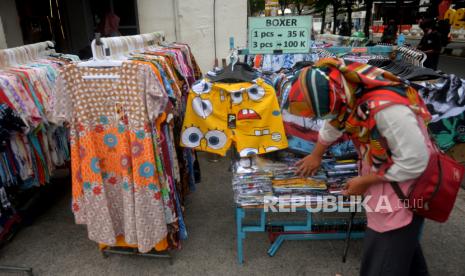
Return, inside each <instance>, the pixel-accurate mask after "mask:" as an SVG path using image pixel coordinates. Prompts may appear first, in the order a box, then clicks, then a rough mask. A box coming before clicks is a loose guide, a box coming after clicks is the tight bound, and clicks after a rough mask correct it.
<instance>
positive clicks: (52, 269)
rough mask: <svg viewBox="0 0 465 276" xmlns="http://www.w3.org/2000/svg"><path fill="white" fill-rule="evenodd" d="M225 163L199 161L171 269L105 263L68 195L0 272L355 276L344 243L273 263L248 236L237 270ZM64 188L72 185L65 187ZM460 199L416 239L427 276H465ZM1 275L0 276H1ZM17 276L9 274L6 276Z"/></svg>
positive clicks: (4, 259)
mask: <svg viewBox="0 0 465 276" xmlns="http://www.w3.org/2000/svg"><path fill="white" fill-rule="evenodd" d="M228 164H229V159H222V160H221V161H220V162H218V163H209V162H207V161H205V159H202V160H201V166H202V178H203V182H202V183H201V184H200V185H198V186H197V191H195V192H194V193H193V194H191V195H190V196H189V204H188V205H187V212H186V223H187V227H188V228H187V229H188V233H189V239H188V240H187V241H186V242H185V243H184V248H183V249H182V250H181V251H179V252H176V253H175V260H174V264H173V265H170V264H169V262H168V261H166V260H157V259H150V258H144V257H133V256H110V257H109V258H107V259H104V258H103V257H102V256H101V255H100V253H99V251H98V249H97V246H96V244H95V243H93V242H92V241H90V240H89V239H88V238H87V232H86V229H85V227H83V226H78V225H75V224H74V222H73V216H72V214H71V210H70V199H69V197H70V196H69V193H68V194H67V196H66V197H64V198H62V199H61V200H60V201H59V202H58V203H57V204H55V205H54V207H53V208H52V209H50V210H49V211H48V212H47V213H46V214H44V215H43V216H42V217H40V218H39V219H38V220H37V221H36V222H35V223H34V224H33V225H32V226H30V227H28V228H26V229H24V230H23V231H21V232H20V233H19V234H18V235H17V236H16V237H15V239H14V240H13V241H12V242H11V243H10V244H9V245H7V246H6V247H5V248H3V250H1V251H0V256H1V257H0V264H2V265H7V264H9V265H23V266H32V267H33V268H34V272H35V273H36V274H35V275H115V276H117V275H220V274H221V275H312V276H313V275H335V274H336V273H340V274H342V275H344V276H345V275H357V274H358V271H359V260H360V254H361V248H362V242H361V241H353V243H352V244H351V248H350V253H349V258H348V261H347V263H346V264H342V262H341V254H342V251H343V248H344V242H343V241H295V242H285V243H284V244H283V246H282V247H281V249H280V250H279V251H278V253H277V254H276V256H274V257H269V256H268V255H267V254H266V251H267V249H268V246H269V242H268V239H267V236H266V234H250V235H248V236H247V238H246V243H245V246H244V250H245V260H246V262H245V264H244V265H242V266H241V265H239V264H237V262H236V249H235V244H236V243H235V220H234V205H233V200H232V190H231V184H230V181H231V175H230V172H228ZM62 185H70V183H69V182H67V181H64V180H63V182H62ZM464 230H465V193H464V192H463V191H462V192H461V194H460V196H459V199H458V200H457V203H456V208H455V210H454V212H453V214H452V216H451V218H450V220H449V221H448V222H447V223H445V224H438V223H434V222H427V223H426V226H425V231H424V235H423V239H422V244H423V247H424V252H425V255H426V258H427V260H428V264H429V267H430V272H431V275H465V271H464V269H465V231H464ZM1 275H3V274H1ZM8 275H15V274H8ZM17 275H21V274H17Z"/></svg>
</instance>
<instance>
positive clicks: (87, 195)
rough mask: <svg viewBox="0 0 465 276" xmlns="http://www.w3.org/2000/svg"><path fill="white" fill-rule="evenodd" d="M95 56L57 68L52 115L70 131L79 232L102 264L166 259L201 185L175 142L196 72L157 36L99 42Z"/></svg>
mask: <svg viewBox="0 0 465 276" xmlns="http://www.w3.org/2000/svg"><path fill="white" fill-rule="evenodd" d="M92 52H93V58H92V59H91V60H88V61H84V62H79V63H73V64H70V65H68V66H65V67H64V68H62V70H61V72H60V74H59V76H58V80H57V86H56V96H55V105H54V113H53V119H54V120H55V121H56V122H57V123H60V124H64V123H65V124H67V125H68V127H69V129H70V147H71V149H70V151H71V172H72V187H73V189H72V191H73V192H72V194H73V195H72V198H73V201H72V209H73V213H74V215H75V219H76V223H77V224H83V225H86V226H87V228H88V232H89V238H90V239H91V240H93V241H95V242H97V243H98V244H99V246H100V249H101V250H102V253H103V254H104V256H107V254H109V253H121V254H137V255H144V256H152V257H170V255H169V250H171V249H180V248H181V241H182V240H185V239H186V238H187V230H186V226H185V224H184V219H183V213H184V211H183V210H184V208H185V206H184V202H185V197H186V196H187V194H188V193H190V192H191V191H193V190H195V183H196V182H198V178H199V171H198V166H197V165H196V156H195V154H194V152H193V151H192V150H189V149H182V148H180V147H179V146H178V143H177V141H178V139H179V132H180V126H181V122H182V118H183V116H184V110H185V105H186V95H187V90H188V89H189V87H190V86H191V84H192V83H193V82H194V81H195V80H196V79H198V78H199V77H200V75H201V72H200V69H199V67H198V65H197V63H196V61H195V58H194V56H193V55H192V52H191V50H190V48H189V46H188V45H186V44H182V43H167V42H165V41H163V33H161V32H157V33H151V34H143V35H134V36H125V37H110V38H97V39H95V40H94V41H93V42H92Z"/></svg>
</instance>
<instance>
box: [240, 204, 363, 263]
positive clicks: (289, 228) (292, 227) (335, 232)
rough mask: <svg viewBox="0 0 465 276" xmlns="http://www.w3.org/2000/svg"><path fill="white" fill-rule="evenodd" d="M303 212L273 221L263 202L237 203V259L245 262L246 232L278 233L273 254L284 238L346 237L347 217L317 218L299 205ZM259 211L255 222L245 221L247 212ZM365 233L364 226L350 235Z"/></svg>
mask: <svg viewBox="0 0 465 276" xmlns="http://www.w3.org/2000/svg"><path fill="white" fill-rule="evenodd" d="M297 211H300V212H302V213H304V212H305V217H306V219H305V221H302V220H298V221H272V220H270V219H269V218H267V214H268V213H267V212H265V210H264V208H263V206H246V207H242V206H239V205H238V206H236V228H237V229H236V231H237V235H236V242H237V261H238V262H239V263H240V264H242V263H244V240H245V237H246V234H247V233H253V232H255V233H257V232H258V233H260V232H262V233H265V232H270V233H275V232H278V233H277V235H276V238H275V239H274V240H273V241H272V243H271V245H270V247H269V249H268V252H267V253H268V255H269V256H270V257H273V256H274V255H275V254H276V253H277V252H278V250H279V248H280V247H281V245H282V244H283V243H284V241H296V240H299V241H300V240H317V241H318V240H344V239H346V238H347V230H346V229H344V228H346V227H347V219H342V218H341V219H332V220H325V221H323V222H318V221H316V220H315V218H314V214H313V213H312V212H309V211H308V210H306V209H297ZM252 213H258V214H259V218H258V219H257V220H256V221H254V222H249V223H245V222H244V221H245V219H246V215H247V214H252ZM364 221H365V220H364V219H363V218H355V219H354V221H353V224H354V225H355V224H359V225H362V224H364ZM363 237H364V230H363V229H362V231H360V230H357V231H354V230H352V231H351V233H350V238H351V239H361V238H363Z"/></svg>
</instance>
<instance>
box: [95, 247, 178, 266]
mask: <svg viewBox="0 0 465 276" xmlns="http://www.w3.org/2000/svg"><path fill="white" fill-rule="evenodd" d="M101 252H102V256H103V257H104V258H108V257H109V255H111V254H117V255H132V256H134V255H135V256H143V257H150V258H159V259H168V260H169V262H170V265H173V263H174V258H173V255H172V254H171V253H170V252H169V251H162V252H157V251H153V252H149V253H140V252H139V251H138V250H137V248H124V247H113V246H112V247H107V248H105V249H102V251H101Z"/></svg>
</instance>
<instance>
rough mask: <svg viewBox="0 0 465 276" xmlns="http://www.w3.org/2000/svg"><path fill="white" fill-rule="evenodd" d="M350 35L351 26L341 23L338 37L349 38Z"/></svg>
mask: <svg viewBox="0 0 465 276" xmlns="http://www.w3.org/2000/svg"><path fill="white" fill-rule="evenodd" d="M351 34H352V31H351V26H350V25H349V23H347V22H345V21H344V22H342V23H341V27H340V28H339V35H342V36H350V35H351Z"/></svg>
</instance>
